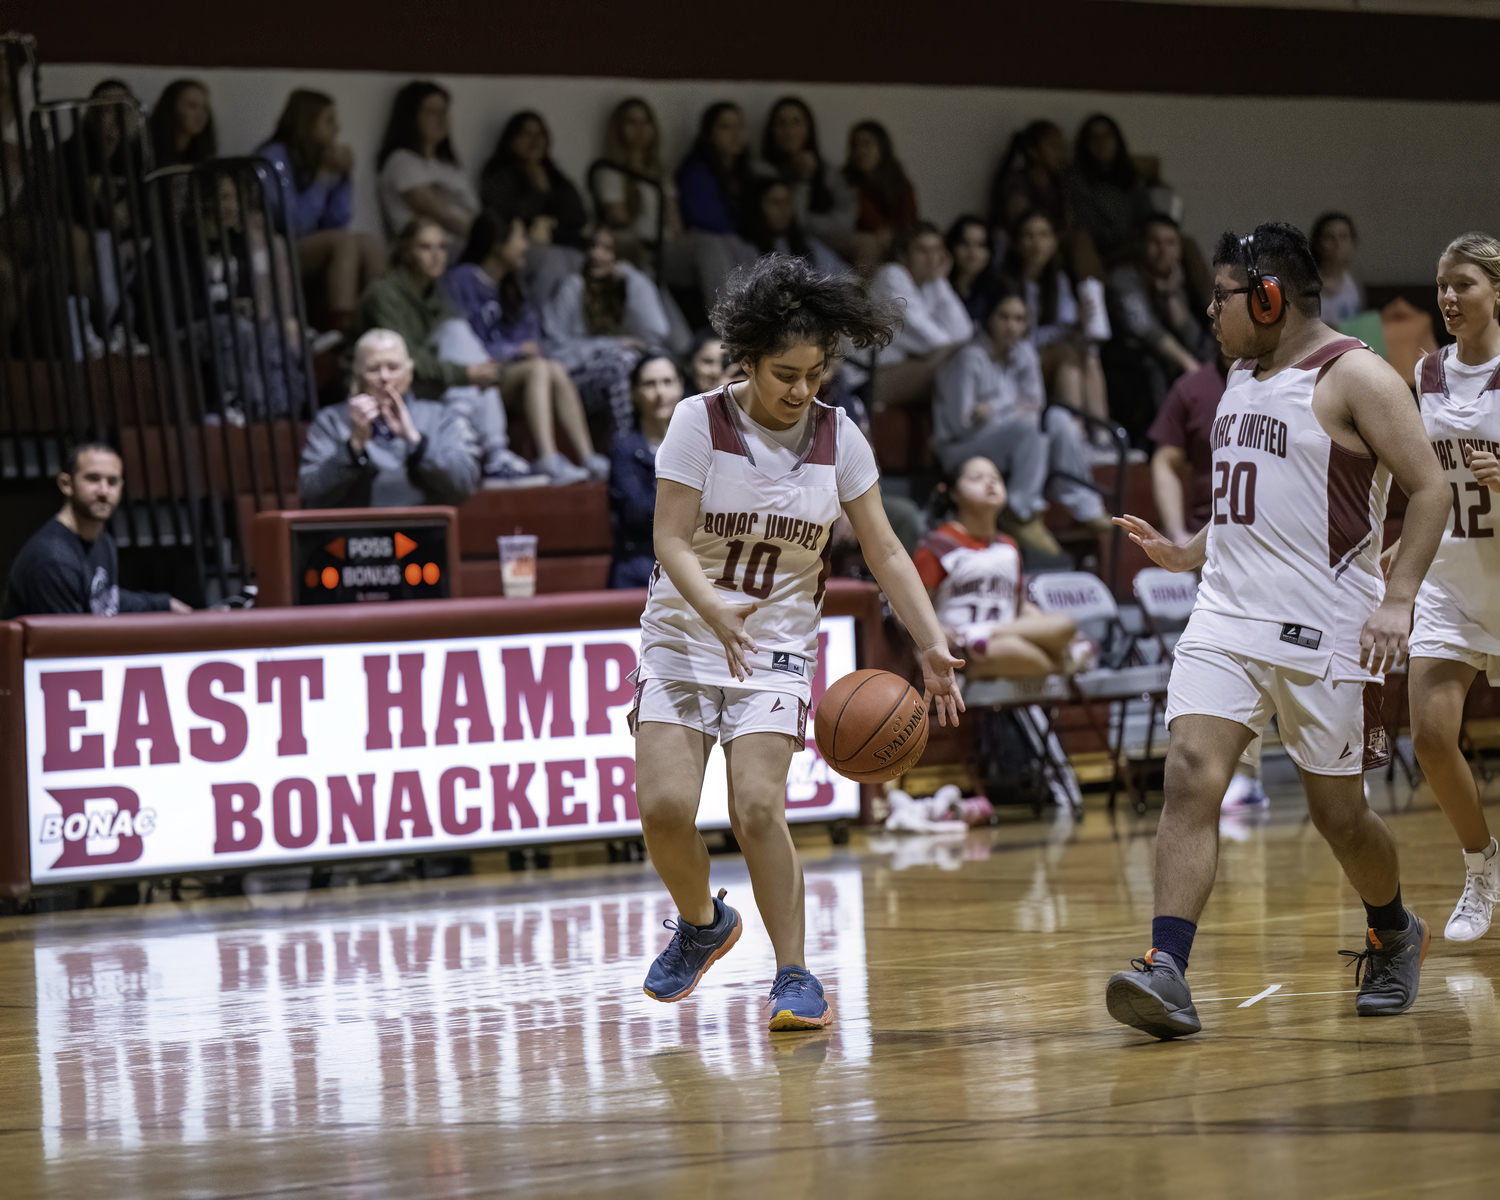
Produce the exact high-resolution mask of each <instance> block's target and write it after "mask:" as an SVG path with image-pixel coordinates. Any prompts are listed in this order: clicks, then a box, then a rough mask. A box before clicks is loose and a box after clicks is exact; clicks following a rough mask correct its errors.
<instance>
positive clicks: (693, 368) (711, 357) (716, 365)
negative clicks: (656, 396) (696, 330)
mask: <svg viewBox="0 0 1500 1200" xmlns="http://www.w3.org/2000/svg"><path fill="white" fill-rule="evenodd" d="M728 374H729V364H728V362H726V361H725V358H724V343H723V341H722V340H720V338H719V335H718V334H717V333H715V332H714V331H713V330H712V329H707V330H704V331H703V332H702V333H700V334H699V335H698V338H697V342H696V344H695V345H694V346H693V352H692V354H691V355H689V356H688V383H689V384H690V385H691V387H692V388H693V395H695V396H702V395H706V394H707V393H708V392H711V391H714V390H715V389H716V388H719V387H722V386H723V384H724V382H725V380H726V379H727V377H728Z"/></svg>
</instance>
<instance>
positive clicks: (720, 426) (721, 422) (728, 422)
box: [703, 384, 750, 458]
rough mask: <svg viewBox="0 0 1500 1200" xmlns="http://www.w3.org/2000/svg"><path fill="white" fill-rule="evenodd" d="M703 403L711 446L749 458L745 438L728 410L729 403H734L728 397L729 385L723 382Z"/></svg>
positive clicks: (726, 452)
mask: <svg viewBox="0 0 1500 1200" xmlns="http://www.w3.org/2000/svg"><path fill="white" fill-rule="evenodd" d="M703 403H704V406H705V407H706V408H707V409H708V436H709V438H710V439H711V443H712V445H713V448H714V449H715V450H722V451H723V452H724V453H725V454H738V455H739V456H740V457H741V458H749V457H750V452H749V451H748V450H747V449H746V448H745V439H744V438H743V437H741V436H740V431H739V429H738V428H736V426H735V423H734V416H733V414H732V413H730V411H729V405H731V404H733V403H734V401H733V400H731V399H730V398H729V385H728V384H725V385H724V386H723V387H721V388H720V389H719V390H718V391H717V392H715V393H714V394H713V395H712V396H710V397H709V398H708V399H707V400H705V401H704V402H703Z"/></svg>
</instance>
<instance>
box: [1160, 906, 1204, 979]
mask: <svg viewBox="0 0 1500 1200" xmlns="http://www.w3.org/2000/svg"><path fill="white" fill-rule="evenodd" d="M1197 932H1198V926H1197V925H1195V924H1194V923H1193V922H1192V921H1186V920H1183V918H1181V917H1152V918H1151V946H1152V948H1153V949H1155V950H1160V951H1162V952H1163V953H1164V954H1170V955H1171V956H1172V957H1173V959H1175V960H1176V962H1177V966H1178V967H1179V968H1180V969H1181V970H1182V971H1183V973H1184V974H1186V972H1187V965H1188V955H1189V954H1191V953H1192V952H1193V935H1194V934H1195V933H1197Z"/></svg>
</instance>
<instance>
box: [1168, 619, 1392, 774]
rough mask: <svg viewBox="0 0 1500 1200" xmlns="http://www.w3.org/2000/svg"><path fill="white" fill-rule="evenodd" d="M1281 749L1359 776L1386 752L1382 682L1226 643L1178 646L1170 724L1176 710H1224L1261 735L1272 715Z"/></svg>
mask: <svg viewBox="0 0 1500 1200" xmlns="http://www.w3.org/2000/svg"><path fill="white" fill-rule="evenodd" d="M1272 713H1274V714H1275V715H1276V726H1277V729H1278V730H1280V732H1281V743H1282V745H1284V746H1285V747H1286V752H1287V753H1288V754H1289V755H1291V757H1292V761H1293V762H1295V763H1296V764H1297V765H1298V766H1299V767H1301V768H1302V769H1303V770H1304V771H1311V772H1312V773H1313V774H1315V775H1359V774H1362V773H1364V772H1365V771H1369V770H1372V769H1373V768H1375V767H1379V766H1383V765H1385V763H1386V762H1387V761H1388V759H1389V757H1390V752H1389V749H1388V747H1387V743H1386V736H1385V726H1384V724H1383V723H1382V722H1381V719H1380V684H1379V683H1378V682H1376V681H1374V680H1372V681H1370V682H1369V683H1362V682H1354V681H1347V680H1345V681H1341V682H1333V681H1331V680H1328V679H1324V678H1321V677H1319V676H1316V675H1309V674H1307V673H1306V672H1303V671H1293V670H1289V669H1288V668H1286V667H1276V666H1272V665H1271V664H1270V663H1266V662H1261V661H1260V660H1259V659H1254V658H1245V657H1244V656H1243V655H1239V654H1234V653H1232V652H1230V651H1228V650H1219V649H1216V648H1213V647H1208V646H1201V645H1199V646H1183V645H1178V647H1177V650H1176V653H1175V656H1174V661H1173V664H1172V678H1171V681H1170V682H1169V683H1168V685H1167V718H1166V719H1167V727H1168V729H1170V728H1171V725H1172V722H1173V721H1174V720H1175V719H1176V718H1178V717H1181V716H1187V715H1190V714H1191V715H1202V716H1209V717H1222V718H1223V719H1224V720H1226V721H1237V722H1238V723H1239V724H1241V725H1245V726H1247V727H1249V728H1250V729H1251V730H1252V731H1253V732H1254V733H1255V734H1256V736H1257V737H1258V736H1259V735H1260V733H1261V732H1262V731H1263V730H1264V729H1265V727H1266V722H1267V721H1269V720H1270V719H1271V714H1272Z"/></svg>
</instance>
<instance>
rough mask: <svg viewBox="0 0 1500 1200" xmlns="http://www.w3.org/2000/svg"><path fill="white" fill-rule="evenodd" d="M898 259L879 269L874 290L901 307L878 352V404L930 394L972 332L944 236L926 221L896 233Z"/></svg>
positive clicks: (905, 401)
mask: <svg viewBox="0 0 1500 1200" xmlns="http://www.w3.org/2000/svg"><path fill="white" fill-rule="evenodd" d="M895 251H896V261H895V262H889V263H886V264H885V265H884V266H883V267H881V268H880V270H879V271H877V272H876V273H875V280H874V282H873V284H872V285H871V286H872V288H873V289H874V291H875V294H876V295H878V296H880V297H881V298H882V299H884V300H888V301H891V302H893V303H895V304H896V305H898V306H899V307H900V308H901V310H902V311H901V325H900V327H899V328H898V330H897V332H896V338H895V340H894V341H893V342H892V343H891V344H890V345H889V346H887V347H886V348H885V349H884V350H882V351H881V352H880V355H879V357H878V358H877V359H876V362H877V363H878V364H879V366H878V369H877V370H876V372H875V407H876V408H877V409H878V408H883V407H885V406H887V405H902V404H913V403H917V402H918V401H925V400H926V399H927V398H928V397H929V396H930V395H931V394H932V380H933V377H934V376H935V375H936V374H937V371H938V368H939V367H941V366H942V365H943V363H944V362H946V361H947V359H948V357H949V356H950V355H951V354H952V353H953V352H954V351H955V350H957V349H958V348H959V347H960V346H962V345H964V343H966V342H967V341H968V340H969V339H970V338H971V337H973V336H974V322H973V320H972V319H970V317H969V313H968V310H967V309H965V308H964V304H963V301H962V300H960V299H959V298H958V295H957V293H955V292H954V290H953V285H952V284H951V283H949V282H948V271H949V268H950V267H951V266H952V265H953V264H952V262H951V260H950V259H949V258H948V250H947V247H945V246H944V245H943V236H942V234H940V233H939V232H938V231H937V229H936V228H935V227H934V226H932V225H930V224H928V223H927V222H926V221H918V222H917V223H916V224H914V225H909V226H907V227H906V228H905V229H903V230H902V232H901V233H900V234H899V235H898V236H897V238H896V242H895Z"/></svg>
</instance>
